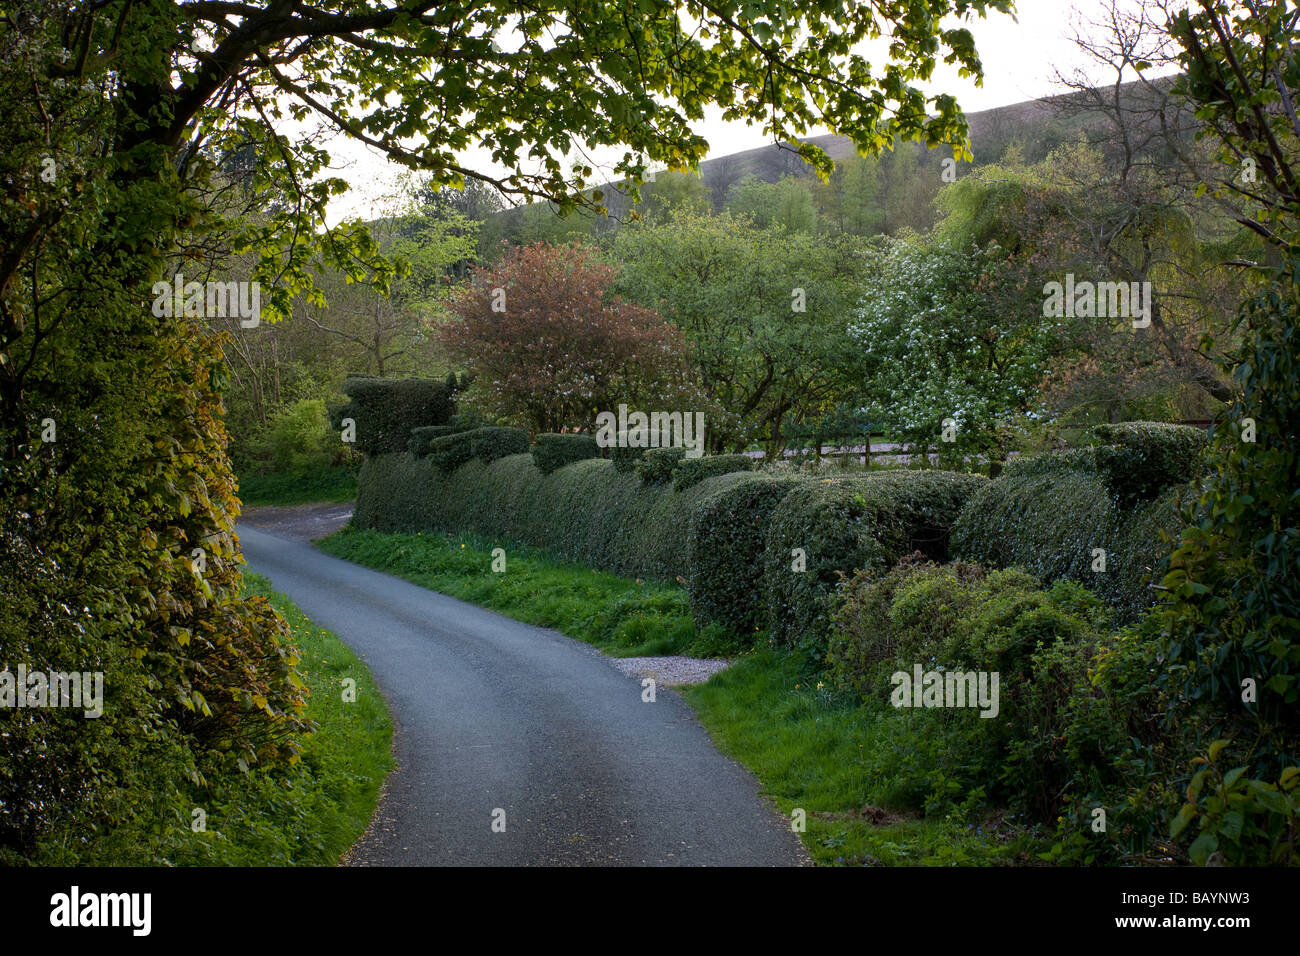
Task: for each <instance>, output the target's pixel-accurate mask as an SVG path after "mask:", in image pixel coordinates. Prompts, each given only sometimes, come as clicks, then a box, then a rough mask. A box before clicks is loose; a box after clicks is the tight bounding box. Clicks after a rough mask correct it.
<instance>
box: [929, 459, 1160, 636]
mask: <svg viewBox="0 0 1300 956" xmlns="http://www.w3.org/2000/svg"><path fill="white" fill-rule="evenodd" d="M1103 451H1104V449H1100V448H1083V449H1077V450H1075V451H1072V452H1066V453H1054V454H1048V455H1040V456H1037V457H1035V458H1030V459H1024V460H1017V461H1014V462H1011V463H1010V464H1009V465H1008V466H1007V468H1006V470H1005V471H1004V472H1003V474H1002V475H1001V476H1000V477H999V478H997V479H996V480H995V481H993V482H990V483H989V484H988V485H987V486H985V487H984V488H983V489H981V490H980V491H978V492H976V493H975V494H974V495H973V496H972V497H971V499H970V501H969V502H967V504H966V506H965V508H963V509H962V512H961V514H960V515H959V516H958V518H957V522H956V524H955V525H954V527H953V532H952V551H953V554H955V555H956V556H958V557H961V558H964V559H967V560H971V561H976V562H980V563H983V564H989V565H992V566H994V567H999V568H1006V567H1013V566H1015V567H1021V568H1024V569H1026V570H1027V571H1029V572H1030V573H1031V574H1034V575H1035V576H1036V577H1038V578H1039V579H1040V580H1042V581H1045V582H1050V581H1055V580H1057V579H1059V578H1068V579H1071V580H1074V581H1078V582H1080V583H1082V584H1084V585H1086V586H1088V587H1089V588H1091V589H1093V590H1095V591H1096V592H1097V593H1099V594H1101V595H1102V596H1103V597H1105V598H1106V600H1107V601H1109V602H1110V603H1111V605H1112V606H1113V607H1115V608H1116V609H1117V610H1118V611H1120V613H1121V615H1122V617H1123V618H1124V619H1125V620H1133V619H1136V618H1137V617H1138V616H1140V615H1141V614H1142V613H1143V612H1144V611H1145V610H1146V609H1147V608H1149V607H1150V606H1151V605H1152V604H1153V603H1154V602H1155V595H1156V593H1157V592H1155V591H1154V590H1152V589H1151V588H1149V587H1148V584H1149V583H1150V579H1151V575H1152V572H1153V570H1154V569H1155V568H1158V567H1159V563H1160V560H1161V558H1162V557H1163V555H1164V554H1165V553H1166V552H1167V551H1168V550H1169V545H1167V544H1165V543H1164V535H1165V534H1166V533H1167V534H1171V535H1172V534H1173V533H1174V532H1176V531H1177V529H1178V528H1179V526H1180V521H1179V518H1178V507H1177V502H1178V492H1177V491H1175V490H1167V491H1166V493H1165V494H1163V495H1162V496H1160V497H1157V498H1156V499H1154V500H1152V501H1148V502H1141V503H1137V504H1135V505H1133V506H1130V507H1125V506H1123V505H1121V504H1120V503H1119V502H1117V501H1116V500H1115V499H1114V498H1112V497H1111V495H1110V494H1109V493H1108V492H1107V488H1106V478H1105V475H1104V474H1103V472H1102V468H1101V465H1100V464H1099V463H1098V454H1099V453H1101V452H1103ZM1096 549H1101V550H1103V551H1105V552H1106V555H1105V557H1106V564H1105V571H1094V570H1093V566H1094V561H1095V560H1096V557H1095V555H1094V553H1093V552H1094V550H1096Z"/></svg>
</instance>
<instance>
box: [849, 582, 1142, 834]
mask: <svg viewBox="0 0 1300 956" xmlns="http://www.w3.org/2000/svg"><path fill="white" fill-rule="evenodd" d="M1107 625H1108V619H1107V612H1106V610H1105V609H1104V606H1103V605H1102V603H1101V602H1100V600H1099V599H1098V598H1097V597H1096V596H1095V595H1092V594H1091V593H1090V592H1088V591H1087V590H1086V589H1084V588H1082V587H1080V586H1079V585H1077V584H1074V583H1072V582H1058V583H1057V584H1056V585H1054V586H1053V587H1052V588H1051V589H1050V590H1046V591H1045V590H1043V589H1041V588H1040V587H1039V585H1038V582H1037V580H1036V579H1034V578H1033V577H1032V576H1031V575H1029V574H1026V573H1025V572H1023V571H1019V570H1014V569H1012V570H1005V571H985V570H984V569H982V568H980V567H978V566H976V565H970V564H963V563H958V564H950V565H936V564H930V563H913V564H905V565H901V566H899V567H897V568H895V569H893V570H891V571H889V572H888V573H884V574H881V573H879V572H875V573H873V572H864V573H861V574H859V575H857V576H856V577H855V578H854V579H853V581H851V582H850V583H849V585H848V588H847V594H846V600H845V602H844V605H843V607H842V608H841V609H840V610H839V612H838V613H837V614H836V618H835V626H834V629H833V631H832V637H831V642H830V648H829V651H828V658H829V659H830V662H831V664H832V670H833V673H834V675H835V677H836V679H837V680H838V681H840V682H842V683H843V684H846V685H847V686H850V687H853V688H855V689H857V690H858V691H859V692H861V693H862V694H863V695H864V699H865V701H866V702H867V704H868V706H874V707H876V708H878V709H880V710H881V711H884V712H886V713H890V717H889V718H888V719H890V720H892V721H896V722H897V723H898V724H899V725H900V729H899V734H900V736H901V737H905V739H907V740H908V742H909V744H910V743H916V744H918V746H916V747H914V748H912V749H913V750H914V753H912V754H911V755H909V757H908V758H907V760H906V761H900V762H899V763H897V764H895V765H894V766H892V767H889V768H888V771H887V772H889V773H890V774H897V775H900V776H901V778H902V782H901V783H900V789H902V790H903V791H910V792H911V793H913V794H915V795H916V796H917V797H918V798H919V799H921V800H924V802H925V804H926V805H927V808H929V809H934V808H937V807H944V806H949V805H963V804H965V805H969V798H970V797H971V796H972V795H977V796H978V797H979V798H980V799H984V798H987V799H990V800H992V801H993V802H995V803H996V804H997V805H1000V806H1012V807H1023V808H1024V809H1025V810H1027V811H1029V812H1032V813H1033V814H1034V815H1035V816H1036V817H1038V818H1039V819H1052V818H1053V817H1054V816H1056V814H1057V811H1058V810H1059V809H1060V805H1061V801H1060V797H1061V793H1062V791H1063V789H1064V788H1065V787H1066V785H1067V784H1068V783H1070V782H1071V781H1073V780H1076V779H1080V773H1079V766H1076V761H1080V762H1082V763H1085V764H1088V765H1089V766H1093V767H1094V769H1095V758H1096V754H1095V753H1094V752H1091V751H1089V752H1088V753H1086V754H1085V750H1087V748H1086V747H1081V748H1080V749H1076V750H1075V751H1074V752H1072V753H1071V752H1067V751H1065V750H1064V748H1063V747H1062V744H1063V743H1064V732H1065V730H1066V728H1067V727H1069V726H1070V725H1071V722H1072V720H1073V715H1072V711H1071V706H1072V705H1071V701H1072V699H1073V698H1074V697H1075V696H1083V697H1090V696H1091V695H1092V693H1093V688H1092V685H1091V683H1090V682H1089V680H1088V679H1087V673H1088V665H1089V662H1090V661H1091V660H1092V659H1093V657H1094V655H1095V654H1096V652H1097V649H1098V648H1099V647H1100V646H1101V645H1102V643H1103V641H1104V640H1105V639H1104V638H1103V634H1104V633H1105V629H1106V627H1107ZM918 665H919V666H920V668H921V670H922V673H943V672H952V671H960V672H965V673H970V672H976V673H983V674H985V675H988V682H987V683H986V684H985V687H986V688H988V689H991V688H992V681H991V678H992V675H993V674H996V675H997V678H998V682H997V698H996V702H994V701H991V700H990V701H988V702H987V703H989V704H990V705H991V706H989V708H988V709H987V711H986V712H987V713H989V714H990V716H989V717H982V716H981V715H980V711H981V709H982V708H979V707H972V706H967V707H960V708H948V707H943V708H919V709H915V708H913V707H912V706H911V705H910V700H911V698H910V695H907V696H904V697H903V700H904V705H903V706H901V707H900V706H895V705H896V704H897V703H898V701H897V700H896V699H895V692H896V688H897V686H898V685H897V684H896V682H895V681H894V680H893V675H894V674H895V673H898V672H902V673H903V674H906V675H908V676H909V680H910V679H912V677H913V676H914V674H915V669H916V667H917V666H918ZM903 686H904V687H906V686H907V685H906V684H904V685H903ZM980 703H981V704H983V703H985V702H980ZM994 705H995V706H996V714H995V715H994V709H993V707H994ZM891 712H892V713H891ZM1118 723H1119V725H1120V728H1121V730H1120V731H1118V732H1117V730H1116V729H1115V728H1113V727H1101V728H1096V729H1100V730H1101V740H1103V741H1104V746H1122V744H1123V738H1122V727H1123V724H1124V722H1123V721H1119V722H1118ZM1080 729H1081V728H1080ZM1092 740H1093V743H1094V744H1095V743H1098V738H1097V737H1095V736H1094V737H1093V738H1092ZM1076 743H1079V744H1082V741H1076ZM887 759H888V758H887ZM881 769H884V768H881Z"/></svg>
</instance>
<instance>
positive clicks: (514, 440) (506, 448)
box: [428, 425, 528, 474]
mask: <svg viewBox="0 0 1300 956" xmlns="http://www.w3.org/2000/svg"><path fill="white" fill-rule="evenodd" d="M428 449H429V450H428V458H429V461H430V462H432V463H433V465H434V467H435V468H437V469H438V470H439V471H441V472H443V473H444V474H449V473H451V472H453V471H455V470H456V469H457V468H459V467H460V466H461V465H463V464H465V462H467V461H470V460H471V459H475V458H477V459H478V460H479V461H483V462H492V461H496V460H497V459H498V458H505V457H506V456H507V455H518V454H521V453H522V452H526V451H528V432H526V431H524V430H523V429H522V428H499V427H496V426H491V425H489V426H487V427H485V428H471V429H470V430H469V431H464V432H455V433H453V434H451V435H443V436H442V437H441V438H434V439H432V440H431V441H430V442H429V445H428Z"/></svg>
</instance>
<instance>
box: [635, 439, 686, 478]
mask: <svg viewBox="0 0 1300 956" xmlns="http://www.w3.org/2000/svg"><path fill="white" fill-rule="evenodd" d="M685 460H686V449H685V448H648V449H646V451H645V454H644V455H642V456H641V459H640V460H639V461H638V462H637V463H636V473H637V474H638V475H640V476H641V481H642V482H644V483H645V484H647V485H663V484H667V483H668V482H669V481H671V480H672V477H673V469H674V468H676V467H677V464H678V463H679V462H682V461H685Z"/></svg>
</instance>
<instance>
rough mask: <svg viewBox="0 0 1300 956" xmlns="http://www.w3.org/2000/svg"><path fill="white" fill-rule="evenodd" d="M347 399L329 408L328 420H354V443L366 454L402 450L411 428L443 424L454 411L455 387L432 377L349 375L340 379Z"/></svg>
mask: <svg viewBox="0 0 1300 956" xmlns="http://www.w3.org/2000/svg"><path fill="white" fill-rule="evenodd" d="M343 392H344V394H346V395H347V396H348V398H349V399H350V401H348V402H347V403H346V404H344V405H340V406H337V407H335V408H331V409H330V424H331V425H333V426H334V427H335V428H341V427H342V423H343V419H345V418H351V419H352V420H353V421H354V422H355V423H356V447H357V449H358V450H359V451H362V452H365V453H366V454H367V455H383V454H388V453H391V452H400V451H406V450H407V447H408V445H409V443H410V441H411V429H413V428H419V427H421V426H427V425H445V424H447V423H448V419H449V418H450V417H451V416H452V414H453V413H454V412H455V411H456V402H455V390H454V389H453V388H452V387H451V385H450V384H449V382H445V381H437V380H435V379H420V378H407V379H381V378H372V377H369V376H354V377H350V378H348V379H347V381H345V382H344V383H343Z"/></svg>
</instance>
